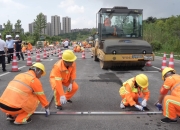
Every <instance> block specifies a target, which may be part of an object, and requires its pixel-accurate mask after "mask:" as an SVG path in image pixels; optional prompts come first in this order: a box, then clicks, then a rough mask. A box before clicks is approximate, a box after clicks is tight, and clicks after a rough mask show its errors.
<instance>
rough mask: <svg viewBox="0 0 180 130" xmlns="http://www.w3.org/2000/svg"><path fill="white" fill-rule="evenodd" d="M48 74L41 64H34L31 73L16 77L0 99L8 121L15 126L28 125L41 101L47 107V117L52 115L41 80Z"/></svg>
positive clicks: (1, 107) (0, 105)
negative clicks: (12, 122)
mask: <svg viewBox="0 0 180 130" xmlns="http://www.w3.org/2000/svg"><path fill="white" fill-rule="evenodd" d="M45 74H46V72H45V67H44V65H43V64H41V63H35V64H33V65H32V66H31V67H30V69H29V71H27V72H25V73H20V74H18V75H17V76H15V77H14V79H13V80H12V81H10V83H9V84H8V86H7V88H6V89H5V91H4V92H3V94H2V96H1V97H0V109H1V111H3V112H4V113H6V115H7V120H11V121H14V124H27V123H30V122H31V121H32V120H31V118H29V117H30V116H31V115H32V114H33V113H34V111H35V110H36V108H37V107H38V104H39V101H40V102H41V104H42V106H43V107H45V111H46V115H50V111H49V102H48V101H47V99H46V96H45V94H44V91H43V87H42V84H41V82H40V80H39V78H40V77H41V76H44V75H45Z"/></svg>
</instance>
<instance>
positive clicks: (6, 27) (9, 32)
mask: <svg viewBox="0 0 180 130" xmlns="http://www.w3.org/2000/svg"><path fill="white" fill-rule="evenodd" d="M12 34H13V30H12V24H11V21H10V20H8V21H7V23H6V24H5V23H4V31H3V37H4V38H5V35H12Z"/></svg>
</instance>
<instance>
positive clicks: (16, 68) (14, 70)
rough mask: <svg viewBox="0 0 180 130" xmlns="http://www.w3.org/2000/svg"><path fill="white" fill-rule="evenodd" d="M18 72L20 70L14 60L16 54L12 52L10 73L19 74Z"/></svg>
mask: <svg viewBox="0 0 180 130" xmlns="http://www.w3.org/2000/svg"><path fill="white" fill-rule="evenodd" d="M19 71H20V70H19V69H18V63H17V60H16V52H15V51H14V53H13V61H12V69H11V72H19Z"/></svg>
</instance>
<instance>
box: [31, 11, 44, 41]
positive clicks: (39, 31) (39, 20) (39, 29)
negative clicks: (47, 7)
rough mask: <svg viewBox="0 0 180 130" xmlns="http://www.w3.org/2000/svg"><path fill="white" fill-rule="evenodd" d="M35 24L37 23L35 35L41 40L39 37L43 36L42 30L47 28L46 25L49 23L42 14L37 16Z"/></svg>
mask: <svg viewBox="0 0 180 130" xmlns="http://www.w3.org/2000/svg"><path fill="white" fill-rule="evenodd" d="M34 22H35V26H34V30H35V33H34V35H36V37H37V38H39V36H41V35H42V30H43V29H45V28H46V23H47V22H46V19H45V16H44V15H43V13H40V14H39V15H37V16H36V19H35V20H34ZM37 40H38V39H37Z"/></svg>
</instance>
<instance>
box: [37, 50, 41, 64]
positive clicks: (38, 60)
mask: <svg viewBox="0 0 180 130" xmlns="http://www.w3.org/2000/svg"><path fill="white" fill-rule="evenodd" d="M36 62H41V58H40V54H39V50H37V54H36Z"/></svg>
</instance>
